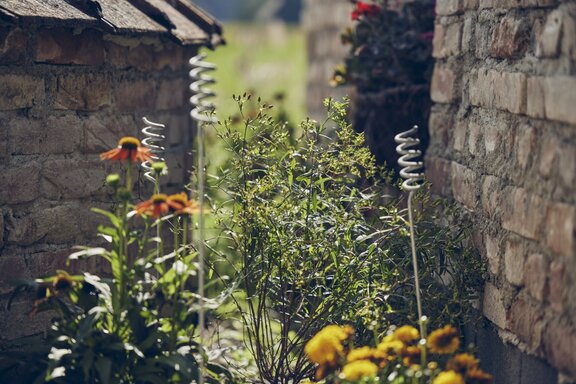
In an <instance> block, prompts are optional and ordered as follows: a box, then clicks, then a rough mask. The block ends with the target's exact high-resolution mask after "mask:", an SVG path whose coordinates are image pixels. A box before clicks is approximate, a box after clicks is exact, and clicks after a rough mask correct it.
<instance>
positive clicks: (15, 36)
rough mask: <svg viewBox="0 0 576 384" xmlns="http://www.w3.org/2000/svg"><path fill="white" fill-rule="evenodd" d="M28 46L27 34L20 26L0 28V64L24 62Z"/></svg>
mask: <svg viewBox="0 0 576 384" xmlns="http://www.w3.org/2000/svg"><path fill="white" fill-rule="evenodd" d="M27 48H28V34H27V33H26V32H25V31H23V30H22V29H20V28H13V27H2V28H0V64H2V65H13V64H24V63H25V61H26V50H27Z"/></svg>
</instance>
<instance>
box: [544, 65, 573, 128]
mask: <svg viewBox="0 0 576 384" xmlns="http://www.w3.org/2000/svg"><path fill="white" fill-rule="evenodd" d="M542 81H543V82H544V86H543V88H544V103H545V110H546V117H547V118H548V119H551V120H556V121H561V122H564V123H569V124H576V108H574V105H576V92H574V89H576V77H574V76H554V77H546V78H544V79H543V80H542Z"/></svg>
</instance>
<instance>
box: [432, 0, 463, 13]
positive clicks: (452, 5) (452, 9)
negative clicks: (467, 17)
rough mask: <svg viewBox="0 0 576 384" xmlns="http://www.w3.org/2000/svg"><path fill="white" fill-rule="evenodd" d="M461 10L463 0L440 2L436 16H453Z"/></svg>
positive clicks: (437, 3) (442, 0)
mask: <svg viewBox="0 0 576 384" xmlns="http://www.w3.org/2000/svg"><path fill="white" fill-rule="evenodd" d="M461 10H462V5H461V0H439V1H437V2H436V14H438V15H442V16H444V15H453V14H455V13H458V12H460V11H461Z"/></svg>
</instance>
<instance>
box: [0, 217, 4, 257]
mask: <svg viewBox="0 0 576 384" xmlns="http://www.w3.org/2000/svg"><path fill="white" fill-rule="evenodd" d="M3 246H4V213H3V212H2V211H0V249H2V247H3Z"/></svg>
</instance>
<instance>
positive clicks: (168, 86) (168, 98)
mask: <svg viewBox="0 0 576 384" xmlns="http://www.w3.org/2000/svg"><path fill="white" fill-rule="evenodd" d="M183 107H186V108H188V81H187V80H186V79H172V80H163V81H161V82H160V85H159V87H158V98H157V99H156V109H157V110H161V111H162V110H171V109H179V108H183Z"/></svg>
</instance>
